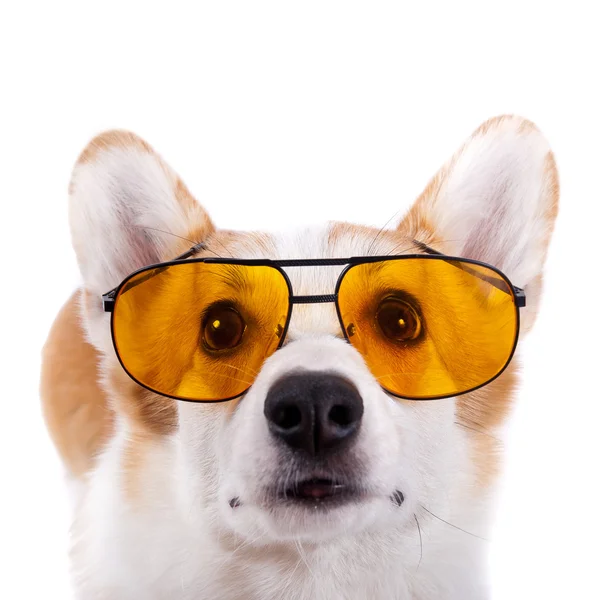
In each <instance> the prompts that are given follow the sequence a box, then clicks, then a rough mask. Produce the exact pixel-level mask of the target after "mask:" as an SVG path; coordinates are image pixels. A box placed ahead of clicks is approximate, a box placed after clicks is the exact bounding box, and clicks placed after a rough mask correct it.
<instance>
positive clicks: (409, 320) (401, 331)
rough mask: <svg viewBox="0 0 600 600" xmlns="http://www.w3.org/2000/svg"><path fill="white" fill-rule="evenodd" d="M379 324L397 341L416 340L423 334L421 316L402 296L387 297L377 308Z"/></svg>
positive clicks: (386, 333) (382, 329)
mask: <svg viewBox="0 0 600 600" xmlns="http://www.w3.org/2000/svg"><path fill="white" fill-rule="evenodd" d="M376 319H377V324H378V325H379V328H380V329H381V331H382V332H383V334H384V335H385V336H386V337H387V338H389V339H390V340H393V341H395V342H409V341H413V340H416V339H417V338H418V337H419V335H420V334H421V329H422V327H421V318H420V317H419V314H418V313H417V311H416V309H415V308H414V307H413V306H412V305H411V304H409V303H408V302H406V301H405V300H401V299H400V298H394V297H390V298H385V299H384V300H382V302H381V304H380V305H379V307H378V308H377V315H376Z"/></svg>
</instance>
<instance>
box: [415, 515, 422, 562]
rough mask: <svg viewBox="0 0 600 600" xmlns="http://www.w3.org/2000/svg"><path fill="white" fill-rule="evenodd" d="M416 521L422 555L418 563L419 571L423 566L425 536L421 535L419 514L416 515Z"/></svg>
mask: <svg viewBox="0 0 600 600" xmlns="http://www.w3.org/2000/svg"><path fill="white" fill-rule="evenodd" d="M414 517H415V521H416V523H417V531H418V532H419V544H420V545H421V556H419V564H418V565H417V571H418V570H419V567H420V566H421V561H422V560H423V536H422V535H421V525H419V519H417V515H416V514H415V515H414Z"/></svg>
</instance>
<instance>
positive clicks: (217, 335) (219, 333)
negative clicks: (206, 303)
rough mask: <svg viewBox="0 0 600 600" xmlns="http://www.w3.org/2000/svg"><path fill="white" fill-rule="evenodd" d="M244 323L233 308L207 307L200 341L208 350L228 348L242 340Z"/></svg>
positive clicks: (222, 306)
mask: <svg viewBox="0 0 600 600" xmlns="http://www.w3.org/2000/svg"><path fill="white" fill-rule="evenodd" d="M245 330H246V323H245V322H244V319H243V318H242V315H240V313H239V312H238V311H237V310H235V308H233V307H231V306H226V305H222V304H221V305H219V304H217V305H215V306H211V307H210V308H209V309H208V312H207V313H206V315H205V316H204V320H203V324H202V341H203V342H204V345H205V346H206V348H208V349H209V350H230V349H231V348H235V347H236V346H237V345H239V343H240V342H241V341H242V337H243V335H244V331H245Z"/></svg>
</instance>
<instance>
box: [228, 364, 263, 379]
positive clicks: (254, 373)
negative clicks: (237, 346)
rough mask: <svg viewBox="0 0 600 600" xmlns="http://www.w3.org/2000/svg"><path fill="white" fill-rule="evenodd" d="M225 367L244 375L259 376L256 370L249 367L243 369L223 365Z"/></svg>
mask: <svg viewBox="0 0 600 600" xmlns="http://www.w3.org/2000/svg"><path fill="white" fill-rule="evenodd" d="M223 366H224V367H228V368H229V369H235V370H236V371H241V372H242V373H246V374H247V375H254V376H256V375H258V371H255V370H254V369H250V367H247V368H246V369H241V368H240V367H235V366H234V365H223Z"/></svg>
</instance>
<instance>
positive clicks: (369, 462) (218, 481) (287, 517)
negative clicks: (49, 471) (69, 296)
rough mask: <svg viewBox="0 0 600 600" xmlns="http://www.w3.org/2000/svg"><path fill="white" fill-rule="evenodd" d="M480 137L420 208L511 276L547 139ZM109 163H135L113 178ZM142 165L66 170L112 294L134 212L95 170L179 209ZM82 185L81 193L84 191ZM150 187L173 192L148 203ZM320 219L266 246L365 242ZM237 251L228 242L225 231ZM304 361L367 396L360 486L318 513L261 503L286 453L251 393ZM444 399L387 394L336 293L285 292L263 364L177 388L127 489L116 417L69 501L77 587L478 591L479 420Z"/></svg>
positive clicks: (326, 276) (91, 271)
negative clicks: (469, 420) (227, 389)
mask: <svg viewBox="0 0 600 600" xmlns="http://www.w3.org/2000/svg"><path fill="white" fill-rule="evenodd" d="M513 129H514V127H513ZM488 137H489V136H488ZM488 137H486V136H481V139H479V138H476V139H475V140H473V142H472V144H470V145H469V146H468V147H467V148H465V149H464V150H463V152H462V154H461V155H460V157H459V159H458V161H457V162H456V164H455V167H454V170H453V171H452V174H451V176H450V177H449V179H448V181H447V182H446V183H445V184H444V187H443V190H442V191H441V192H440V194H439V195H438V196H437V197H436V199H435V202H432V204H431V206H430V211H431V217H432V220H433V221H434V222H435V223H436V226H437V227H439V228H440V231H442V232H443V235H452V236H454V238H448V239H458V238H460V239H461V240H464V243H463V245H462V249H465V248H466V249H470V251H472V253H479V255H478V256H475V258H482V259H488V260H489V258H490V257H495V258H496V259H497V260H496V261H495V264H498V266H501V267H504V268H508V269H510V271H511V275H512V276H514V277H515V278H516V280H515V283H517V284H519V283H520V282H522V283H525V282H526V281H527V280H528V279H529V278H531V277H533V276H535V275H536V274H537V272H539V270H540V269H541V264H542V260H541V259H538V258H536V257H537V255H538V254H539V252H540V250H539V249H538V248H537V247H536V245H535V243H534V242H532V241H531V239H532V238H533V239H534V240H536V239H537V238H538V237H539V236H540V235H541V234H540V233H539V231H538V230H541V228H543V227H544V226H545V225H544V224H543V223H542V222H541V220H540V219H541V218H540V216H539V213H540V203H539V202H538V198H539V195H540V189H541V185H542V184H541V182H540V177H541V174H540V156H542V154H543V152H544V151H543V149H542V148H541V146H539V144H537V143H533V142H531V143H530V142H529V141H528V142H527V143H523V142H518V143H517V142H515V136H514V131H512V130H511V131H508V132H507V133H506V134H504V133H501V134H500V135H499V137H497V138H494V139H488ZM528 139H529V138H528ZM117 160H120V161H125V164H126V165H128V168H129V167H132V165H133V167H134V168H133V170H131V169H130V170H128V171H127V173H128V174H127V176H125V175H124V174H123V173H124V172H125V171H123V172H121V171H120V170H119V169H120V167H119V166H118V165H117V162H115V161H117ZM482 161H483V162H482ZM151 163H152V160H151V159H147V158H143V159H142V158H141V157H140V156H136V155H135V153H134V156H133V157H132V156H129V157H127V156H126V155H123V156H120V157H117V156H116V155H111V156H110V157H109V158H107V157H105V158H101V159H98V161H96V162H95V163H93V164H91V165H88V166H85V167H84V168H80V170H79V173H78V175H77V181H78V182H79V183H80V184H81V186H83V187H82V188H81V190H85V191H86V193H88V194H89V198H90V200H88V203H89V202H93V203H94V208H93V209H90V208H86V207H85V206H84V207H82V208H81V209H80V210H79V212H77V213H76V214H74V215H73V220H72V224H73V229H74V232H75V236H76V238H77V240H76V247H77V246H79V247H85V248H86V250H85V252H84V255H83V259H82V258H81V257H80V263H81V264H82V271H83V273H84V277H85V279H86V285H87V286H88V288H89V289H90V290H92V291H94V292H103V291H106V289H108V288H110V287H112V286H114V285H116V284H117V283H118V277H121V276H124V275H125V273H123V270H122V266H121V265H122V262H123V258H124V257H126V252H127V251H128V248H130V247H131V246H130V244H129V242H128V241H127V240H126V239H125V237H124V236H125V235H126V230H125V228H123V227H121V224H122V223H123V222H124V221H123V219H121V218H120V213H119V211H120V210H128V209H126V208H125V204H123V203H121V204H119V202H121V199H122V198H123V196H122V195H121V194H120V193H115V188H114V187H111V186H112V184H110V185H109V184H108V183H107V179H106V177H107V173H112V174H114V173H117V172H118V173H121V175H122V177H124V178H125V179H123V180H122V181H125V185H126V187H127V189H133V188H136V186H137V187H139V189H140V190H142V192H143V193H142V194H141V196H140V197H143V198H145V199H146V200H147V201H148V205H145V204H144V205H143V206H144V208H143V210H142V208H141V206H142V204H140V203H139V199H137V200H136V201H135V202H134V206H133V208H132V210H133V214H134V216H135V219H138V220H140V219H141V222H144V223H153V224H154V226H156V227H160V228H162V229H167V230H170V231H176V232H180V231H182V222H181V215H180V214H179V213H178V211H177V210H176V209H173V206H172V204H169V203H170V200H169V198H170V197H169V193H168V190H169V185H171V182H170V179H169V177H168V176H166V175H165V173H164V170H162V168H161V172H160V173H157V172H156V168H155V167H156V165H157V164H158V163H156V162H155V163H154V166H153V165H152V164H151ZM136 169H137V170H136ZM126 170H127V169H126ZM121 175H120V176H119V177H121ZM111 177H113V179H111V180H110V181H113V182H114V177H115V176H114V175H111ZM140 177H141V179H140ZM165 177H166V179H165ZM132 178H133V179H132ZM120 181H121V180H120ZM154 186H156V187H154ZM81 190H80V189H79V188H78V189H77V191H76V194H77V195H78V199H79V200H83V198H82V197H80V195H81V194H83V193H84V192H83V191H81ZM157 190H158V191H157ZM504 192H506V193H504ZM111 194H112V197H111ZM128 198H129V200H131V198H130V197H129V196H128ZM161 202H162V203H163V204H164V203H165V202H166V204H167V206H162V205H161V206H162V207H158V206H155V205H154V204H153V203H158V204H160V203H161ZM486 202H487V205H485V206H484V204H485V203H486ZM86 206H87V205H86ZM115 207H120V208H118V209H117V208H115ZM500 208H501V209H502V210H499V209H500ZM500 213H501V218H500V219H499V220H498V232H497V234H494V236H492V237H491V238H490V240H489V242H488V240H487V238H486V239H483V238H481V236H479V235H478V234H477V231H481V230H482V227H483V229H484V230H485V227H486V226H485V223H487V219H490V218H492V216H493V215H494V214H500ZM158 223H161V224H158ZM490 231H491V229H490ZM494 231H495V229H494ZM328 234H329V230H328V229H327V228H325V229H320V230H310V231H305V232H300V233H298V234H297V235H292V236H282V237H279V238H275V239H274V240H273V244H272V246H273V248H272V252H269V256H270V257H271V258H276V257H296V258H299V257H308V256H350V255H360V254H365V253H367V252H368V251H369V247H370V244H371V241H372V238H371V237H368V238H367V237H364V236H363V237H361V236H345V237H341V238H338V239H337V241H336V242H335V244H332V243H331V242H330V240H329V237H328ZM152 243H154V242H152ZM386 244H387V245H386ZM407 245H408V246H409V245H410V243H408V244H407ZM377 249H378V251H379V252H381V253H385V252H392V251H395V252H398V250H397V249H396V244H391V243H390V242H385V241H379V243H378V245H377ZM231 250H232V253H233V254H234V255H235V254H236V248H235V245H233V246H232V247H231ZM124 252H125V254H123V253H124ZM242 252H243V255H244V257H248V258H251V257H253V256H261V251H260V250H259V249H258V248H255V249H253V250H251V251H250V252H249V251H248V249H247V247H246V246H244V249H243V250H241V249H239V253H242ZM524 254H525V257H524V258H523V255H524ZM95 255H97V256H98V260H95V259H94V256H95ZM521 258H523V260H525V261H526V262H525V263H522V262H521ZM499 261H500V262H499ZM135 266H138V265H132V268H133V267H135ZM287 272H288V275H289V277H290V279H291V281H292V285H293V288H294V291H295V293H297V294H324V293H331V292H333V289H334V286H335V282H336V279H337V276H338V275H339V272H340V268H339V267H319V268H308V267H301V268H289V269H287ZM88 326H89V327H91V328H95V330H94V333H93V334H92V335H91V339H92V340H93V341H94V343H95V344H96V345H97V347H98V348H99V349H100V350H101V352H102V353H103V355H104V356H105V357H106V358H105V363H104V367H105V368H111V366H112V365H114V364H115V361H116V358H115V356H114V352H113V350H112V347H111V346H110V341H109V339H108V337H107V336H106V335H105V334H104V333H103V328H107V327H108V323H107V320H106V316H105V315H101V314H100V312H99V311H98V313H96V314H94V315H91V316H90V318H89V319H88ZM298 368H304V369H309V370H313V371H327V372H335V373H337V374H340V375H343V376H345V377H347V378H349V379H350V380H351V381H352V382H353V383H354V385H355V386H356V388H357V389H358V391H359V392H360V394H361V396H362V398H363V402H364V417H363V424H362V426H361V430H360V435H359V438H358V441H357V444H356V447H355V448H354V449H353V453H354V454H353V456H354V457H355V460H356V461H358V462H360V464H362V465H363V466H364V468H365V473H366V475H365V480H364V482H363V484H364V486H365V488H366V489H368V491H369V494H368V497H367V498H366V499H365V500H364V501H361V502H360V503H357V504H354V505H346V506H344V507H342V508H338V509H334V510H332V511H330V512H328V513H321V512H319V513H314V514H312V513H310V511H308V510H307V509H304V508H303V509H300V508H298V509H290V508H287V509H285V510H284V509H282V508H280V507H277V506H265V504H264V500H263V499H262V496H261V491H262V490H263V488H264V486H265V485H268V483H269V482H270V481H272V479H273V478H274V477H275V474H276V472H277V471H278V470H280V469H282V468H285V465H281V464H280V463H278V456H279V454H278V451H277V448H276V446H275V444H274V442H273V440H272V439H271V437H270V436H269V434H268V430H267V425H266V422H265V418H264V415H263V405H264V401H265V397H266V394H267V392H268V390H269V388H270V386H271V384H272V383H273V382H274V381H275V380H276V379H277V378H278V377H279V376H281V375H282V374H285V373H287V372H289V371H290V370H294V369H298ZM455 407H456V405H455V401H454V400H453V399H448V400H443V401H437V402H409V401H401V400H398V399H392V398H391V397H389V396H388V395H387V394H386V393H384V392H383V391H382V389H381V388H380V387H379V385H378V384H377V382H376V380H375V379H374V378H373V376H372V375H371V373H370V372H369V370H368V369H367V367H366V366H365V363H364V361H363V360H362V358H361V356H360V355H359V354H358V352H357V351H356V350H355V349H354V348H353V347H352V346H350V345H349V344H347V343H346V342H344V341H343V340H342V339H341V331H340V328H339V323H338V321H337V317H336V315H335V310H334V308H333V305H329V304H323V305H305V306H301V307H295V308H294V312H293V317H292V321H291V324H290V328H289V334H288V338H287V343H286V345H285V346H284V347H283V348H282V349H281V350H279V351H278V352H276V353H275V354H274V355H273V356H272V357H271V358H269V359H268V360H267V361H266V363H265V364H264V366H263V367H262V369H261V370H260V373H259V375H258V377H257V379H256V381H255V383H254V385H253V387H252V388H251V389H250V391H249V392H248V393H247V394H246V396H245V397H244V398H243V399H242V400H241V401H240V402H239V404H238V406H237V407H236V409H235V410H233V411H232V412H231V411H229V410H224V409H221V408H219V407H215V406H213V405H211V406H207V405H203V404H193V403H178V405H177V408H178V429H177V432H176V433H174V434H172V435H168V436H164V437H162V438H157V439H156V440H155V441H154V442H153V443H152V445H150V447H148V448H147V449H146V454H145V455H144V459H143V463H142V464H141V466H140V473H139V476H140V477H139V482H138V483H139V488H140V490H141V491H140V493H138V494H136V496H135V500H132V499H131V497H130V495H129V494H128V493H127V491H126V489H125V487H126V486H125V485H124V484H123V481H122V477H123V474H122V465H123V449H124V448H125V446H126V443H127V440H128V438H129V437H130V436H132V435H133V432H132V425H131V423H129V422H128V421H127V420H126V419H125V418H121V417H120V418H119V419H118V426H117V430H116V433H115V435H114V436H113V438H112V439H111V441H110V443H109V444H108V445H107V447H106V449H105V450H104V452H103V453H102V455H101V456H100V457H99V459H98V461H97V465H96V467H95V469H94V470H93V471H92V472H90V473H89V474H88V476H87V478H86V481H85V492H84V494H83V495H82V498H81V500H80V503H79V507H78V510H77V516H76V522H75V525H74V538H75V543H74V551H73V565H74V574H75V579H76V582H77V589H78V597H79V598H82V599H83V598H85V600H92V599H110V600H121V599H122V600H126V599H132V598H145V599H162V598H179V599H182V600H185V599H189V600H198V599H211V600H212V599H215V600H221V599H222V600H227V599H242V598H243V599H260V600H276V599H277V600H279V599H286V600H287V599H289V600H294V599H297V600H306V599H316V600H319V599H323V600H326V599H327V600H334V599H338V598H340V599H342V598H345V599H365V600H367V599H368V600H393V599H398V600H400V599H413V600H415V599H419V600H434V599H436V600H439V599H442V598H443V599H444V600H475V599H481V598H486V597H488V590H487V586H486V581H487V577H486V568H485V563H486V542H485V541H483V540H481V539H478V538H477V537H474V536H472V535H469V534H468V533H466V532H465V531H468V532H472V533H475V534H477V535H480V536H485V535H486V532H487V525H488V517H489V514H488V513H489V511H488V503H489V493H490V490H484V489H482V488H481V487H479V486H478V485H477V484H476V480H475V470H474V465H473V463H472V454H471V444H470V437H469V436H472V435H473V433H472V432H468V431H465V430H464V429H461V428H459V427H457V426H456V425H455ZM397 489H400V490H401V491H402V492H403V493H404V495H405V502H404V503H403V504H402V505H401V506H400V507H398V506H396V505H394V504H393V503H392V502H391V501H390V496H391V494H392V493H393V492H394V491H395V490H397ZM233 497H239V498H240V500H241V505H240V506H239V507H238V508H236V509H232V508H231V507H230V505H229V500H230V499H231V498H233ZM431 513H435V515H437V516H438V517H439V519H438V518H435V517H433V516H432V515H431ZM441 519H443V520H444V521H447V523H445V522H444V521H442V520H441ZM417 522H418V524H417ZM450 524H452V525H450ZM459 528H461V529H463V530H465V531H461V529H459ZM419 529H420V532H419ZM420 537H421V538H422V540H421V539H420ZM421 542H422V543H421ZM421 554H422V557H421Z"/></svg>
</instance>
